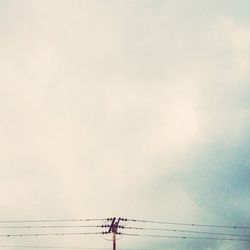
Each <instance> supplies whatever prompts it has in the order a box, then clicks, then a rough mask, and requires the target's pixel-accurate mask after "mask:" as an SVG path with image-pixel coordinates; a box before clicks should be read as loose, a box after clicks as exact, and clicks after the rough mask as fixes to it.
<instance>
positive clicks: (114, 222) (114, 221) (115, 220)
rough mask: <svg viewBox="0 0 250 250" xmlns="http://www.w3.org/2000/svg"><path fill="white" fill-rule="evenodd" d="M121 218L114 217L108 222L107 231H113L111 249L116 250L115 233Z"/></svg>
mask: <svg viewBox="0 0 250 250" xmlns="http://www.w3.org/2000/svg"><path fill="white" fill-rule="evenodd" d="M120 220H121V218H120V217H119V218H116V217H114V218H113V219H112V222H111V224H110V227H109V230H108V233H111V232H112V233H113V250H116V234H117V230H118V228H119V222H120Z"/></svg>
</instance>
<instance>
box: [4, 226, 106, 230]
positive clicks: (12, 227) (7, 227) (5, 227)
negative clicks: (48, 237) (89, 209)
mask: <svg viewBox="0 0 250 250" xmlns="http://www.w3.org/2000/svg"><path fill="white" fill-rule="evenodd" d="M93 227H102V226H100V225H60V226H58V225H57V226H55V225H49V226H0V229H1V228H4V229H10V228H11V229H14V228H16V229H18V228H19V229H20V228H31V229H32V228H93Z"/></svg>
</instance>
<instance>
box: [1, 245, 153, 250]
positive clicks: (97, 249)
mask: <svg viewBox="0 0 250 250" xmlns="http://www.w3.org/2000/svg"><path fill="white" fill-rule="evenodd" d="M0 248H25V249H27V248H32V249H69V250H70V249H72V250H73V249H79V250H109V249H110V248H105V247H70V246H64V247H63V246H21V245H0ZM120 250H155V249H150V248H147V249H146V248H120Z"/></svg>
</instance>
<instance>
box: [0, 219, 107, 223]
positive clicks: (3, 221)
mask: <svg viewBox="0 0 250 250" xmlns="http://www.w3.org/2000/svg"><path fill="white" fill-rule="evenodd" d="M103 220H105V219H99V218H91V219H45V220H0V223H43V222H83V221H85V222H86V221H103Z"/></svg>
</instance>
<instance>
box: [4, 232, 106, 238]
mask: <svg viewBox="0 0 250 250" xmlns="http://www.w3.org/2000/svg"><path fill="white" fill-rule="evenodd" d="M96 234H103V233H102V232H88V233H81V232H77V233H28V234H26V233H24V234H23V233H21V234H0V237H26V236H28V237H29V236H65V235H96Z"/></svg>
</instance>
